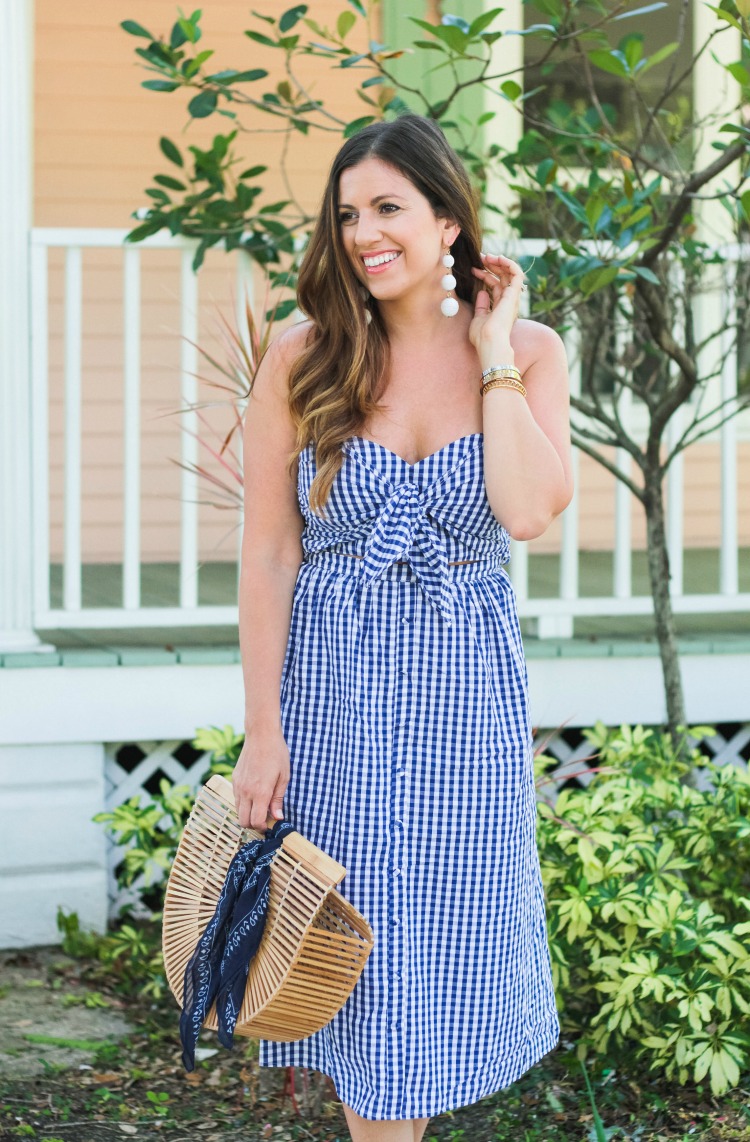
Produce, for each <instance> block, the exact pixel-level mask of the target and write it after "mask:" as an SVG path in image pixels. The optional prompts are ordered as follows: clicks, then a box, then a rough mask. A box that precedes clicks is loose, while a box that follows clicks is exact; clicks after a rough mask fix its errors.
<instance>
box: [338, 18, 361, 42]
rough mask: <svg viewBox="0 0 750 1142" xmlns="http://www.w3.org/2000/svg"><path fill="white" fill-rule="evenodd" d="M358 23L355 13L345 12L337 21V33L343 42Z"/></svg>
mask: <svg viewBox="0 0 750 1142" xmlns="http://www.w3.org/2000/svg"><path fill="white" fill-rule="evenodd" d="M356 22H357V17H356V16H355V15H354V13H353V12H346V11H344V12H342V13H341V15H340V16H339V18H338V20H337V21H336V31H337V32H338V34H339V36H340V38H341V39H342V40H345V39H346V37H347V36H348V35H349V32H351V30H352V28H353V27H354V25H355V24H356Z"/></svg>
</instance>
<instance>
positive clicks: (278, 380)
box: [256, 321, 314, 392]
mask: <svg viewBox="0 0 750 1142" xmlns="http://www.w3.org/2000/svg"><path fill="white" fill-rule="evenodd" d="M313 328H314V323H313V322H312V321H299V322H297V324H296V325H290V326H289V327H288V328H287V329H284V330H283V331H282V332H281V333H279V334H278V336H276V337H274V339H273V340H272V341H271V343H270V344H269V346H268V348H267V349H266V352H265V354H264V357H263V361H262V363H261V367H260V368H259V370H258V378H260V379H261V384H262V383H263V378H264V377H268V382H269V383H271V384H273V385H274V387H278V390H279V392H286V385H287V378H288V375H289V370H290V369H291V367H292V364H293V363H294V361H295V360H296V359H297V357H298V356H299V355H300V353H302V352H303V350H304V349H305V347H306V346H307V344H308V342H309V338H310V334H311V332H312V330H313ZM258 378H256V383H257V379H258Z"/></svg>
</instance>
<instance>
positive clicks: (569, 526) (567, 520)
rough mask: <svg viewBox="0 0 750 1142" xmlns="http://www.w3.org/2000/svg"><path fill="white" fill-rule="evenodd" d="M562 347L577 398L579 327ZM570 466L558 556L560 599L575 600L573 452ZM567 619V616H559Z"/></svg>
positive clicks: (576, 506)
mask: <svg viewBox="0 0 750 1142" xmlns="http://www.w3.org/2000/svg"><path fill="white" fill-rule="evenodd" d="M565 347H566V351H567V353H568V360H569V362H570V395H571V396H572V397H580V395H581V330H580V326H579V325H577V324H576V325H573V326H571V328H570V330H569V331H568V333H567V335H566V337H565ZM571 464H572V469H573V499H572V500H571V502H570V504H569V505H568V507H567V508H566V509H565V511H564V513H563V515H562V551H561V553H560V598H561V599H577V598H578V586H579V583H578V565H579V551H578V515H579V502H580V501H579V497H578V473H579V468H580V456H579V452H578V449H577V448H573V452H572V457H571ZM563 618H567V616H563ZM568 622H569V624H570V634H569V635H567V637H568V638H572V637H573V617H572V615H571V616H570V617H569V618H568Z"/></svg>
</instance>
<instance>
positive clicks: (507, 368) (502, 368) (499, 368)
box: [482, 365, 521, 381]
mask: <svg viewBox="0 0 750 1142" xmlns="http://www.w3.org/2000/svg"><path fill="white" fill-rule="evenodd" d="M495 372H511V373H518V379H519V381H520V379H521V374H520V372H519V371H518V368H517V366H516V365H490V367H489V368H488V369H485V370H484V372H483V373H482V380H483V381H486V380H487V378H488V377H489V375H490V373H495Z"/></svg>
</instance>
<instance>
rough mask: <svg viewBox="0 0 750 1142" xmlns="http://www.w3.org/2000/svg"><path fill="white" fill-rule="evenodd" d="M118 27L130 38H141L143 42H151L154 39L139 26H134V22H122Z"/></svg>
mask: <svg viewBox="0 0 750 1142" xmlns="http://www.w3.org/2000/svg"><path fill="white" fill-rule="evenodd" d="M120 27H121V28H122V30H123V31H124V32H127V33H128V35H130V36H142V37H143V38H144V40H151V41H153V39H154V37H153V36H152V35H151V33H150V32H147V31H146V29H145V28H144V27H143V26H142V25H141V24H136V22H135V20H123V21H122V23H121V24H120Z"/></svg>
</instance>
